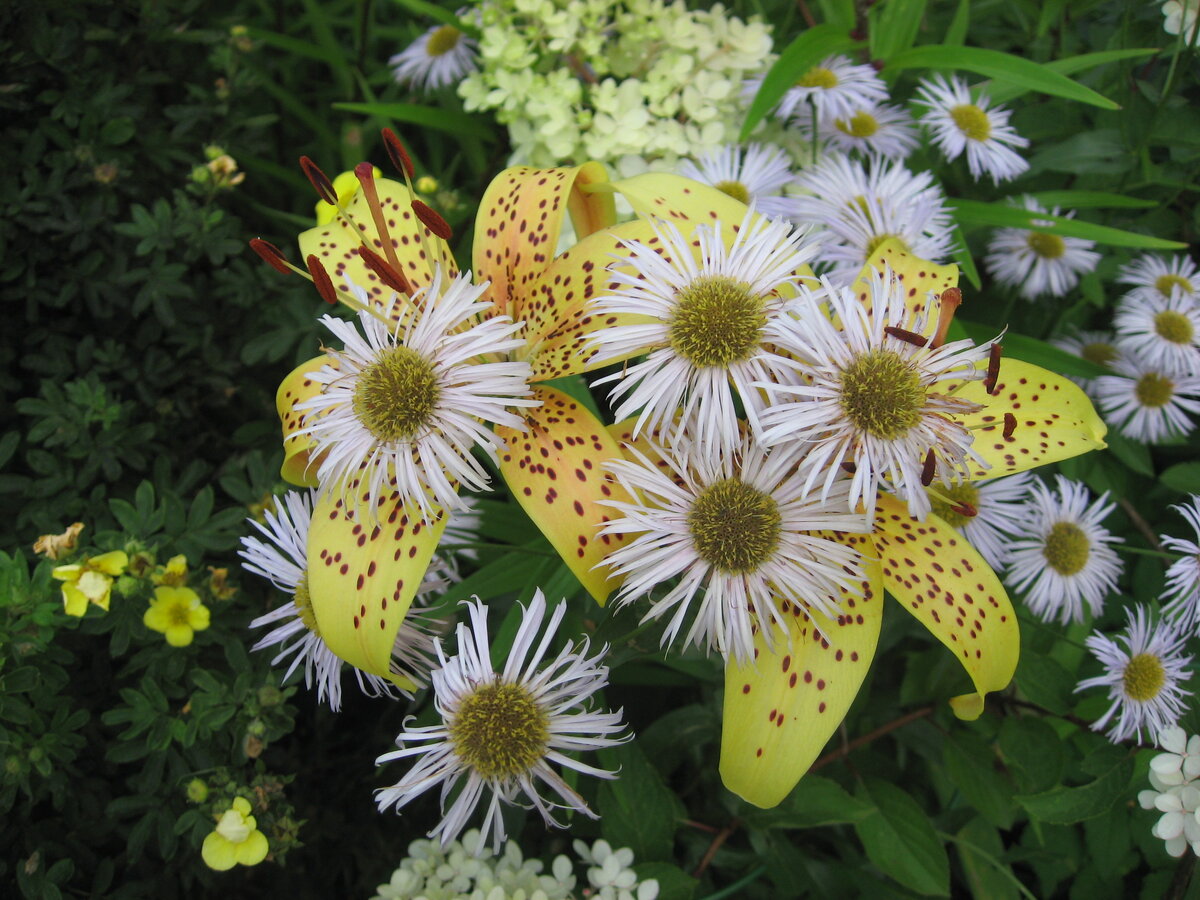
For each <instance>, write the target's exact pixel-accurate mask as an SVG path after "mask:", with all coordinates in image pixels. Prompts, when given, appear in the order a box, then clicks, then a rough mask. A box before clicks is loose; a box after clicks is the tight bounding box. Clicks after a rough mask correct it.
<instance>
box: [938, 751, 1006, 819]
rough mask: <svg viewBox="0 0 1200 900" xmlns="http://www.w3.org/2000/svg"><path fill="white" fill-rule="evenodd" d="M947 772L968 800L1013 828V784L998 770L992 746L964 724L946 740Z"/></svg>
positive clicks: (980, 811)
mask: <svg viewBox="0 0 1200 900" xmlns="http://www.w3.org/2000/svg"><path fill="white" fill-rule="evenodd" d="M942 759H943V761H944V763H945V766H946V774H947V775H948V776H949V777H950V780H951V781H952V782H954V786H955V787H957V788H958V789H959V791H961V792H962V795H963V797H964V798H966V800H967V802H968V803H970V804H971V806H973V807H974V808H975V809H976V810H977V811H978V812H979V814H980V815H981V816H983V817H984V818H985V819H986V820H987V821H988V822H989V823H990V824H992V825H995V826H996V827H997V828H1011V827H1012V823H1013V817H1014V815H1015V814H1016V812H1017V808H1016V806H1015V804H1014V803H1013V801H1012V795H1013V786H1012V784H1011V783H1009V781H1008V779H1006V778H1005V777H1004V776H1003V775H1002V774H1001V773H1000V772H998V771H996V762H997V760H996V756H995V754H994V753H993V752H992V750H991V748H990V747H989V746H988V745H987V744H985V743H983V742H982V741H980V740H979V739H978V738H976V737H975V736H974V735H973V734H971V733H970V732H968V731H965V730H963V729H961V728H959V729H955V730H954V731H952V732H951V733H950V734H948V735H947V736H946V740H945V741H944V742H943V744H942Z"/></svg>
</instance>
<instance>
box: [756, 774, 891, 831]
mask: <svg viewBox="0 0 1200 900" xmlns="http://www.w3.org/2000/svg"><path fill="white" fill-rule="evenodd" d="M874 811H875V810H874V807H873V806H872V805H871V804H870V803H867V802H866V801H864V800H860V799H858V798H857V797H852V796H851V795H850V794H848V793H846V791H845V789H844V788H842V786H841V785H839V784H838V783H837V782H836V781H830V780H829V779H828V778H822V777H821V776H820V775H805V776H804V777H803V778H801V779H800V783H799V784H798V785H796V787H795V788H794V789H793V790H792V792H791V793H790V794H788V795H787V797H786V799H784V801H783V802H782V803H781V804H779V806H776V807H774V808H773V809H755V810H751V811H749V812H747V813H746V814H745V815H743V816H742V819H743V820H744V821H745V822H746V824H747V825H749V826H750V827H752V828H763V829H771V828H819V827H821V826H824V825H842V824H850V823H854V822H861V821H862V820H863V819H865V818H866V817H867V816H869V815H871V814H872V813H873V812H874Z"/></svg>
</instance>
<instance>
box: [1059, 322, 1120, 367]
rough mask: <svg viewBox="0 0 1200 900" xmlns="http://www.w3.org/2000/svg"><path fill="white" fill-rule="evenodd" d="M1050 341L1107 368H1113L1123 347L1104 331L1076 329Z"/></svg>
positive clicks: (1061, 348) (1060, 347)
mask: <svg viewBox="0 0 1200 900" xmlns="http://www.w3.org/2000/svg"><path fill="white" fill-rule="evenodd" d="M1050 343H1051V344H1053V345H1054V346H1055V347H1058V348H1059V349H1060V350H1066V351H1067V352H1068V353H1073V354H1074V355H1075V356H1078V357H1079V358H1080V359H1086V360H1087V361H1088V362H1090V363H1095V364H1096V365H1098V366H1104V367H1105V368H1112V364H1113V363H1115V362H1116V361H1117V360H1118V359H1120V358H1121V349H1120V348H1119V347H1118V346H1117V344H1116V341H1115V340H1113V336H1112V335H1111V334H1108V333H1107V332H1104V331H1074V332H1070V333H1069V334H1065V335H1063V336H1061V337H1056V338H1054V339H1052V340H1051V341H1050Z"/></svg>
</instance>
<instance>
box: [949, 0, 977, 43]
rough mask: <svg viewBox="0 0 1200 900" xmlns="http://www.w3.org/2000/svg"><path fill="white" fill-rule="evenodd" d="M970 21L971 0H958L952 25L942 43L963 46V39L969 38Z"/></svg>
mask: <svg viewBox="0 0 1200 900" xmlns="http://www.w3.org/2000/svg"><path fill="white" fill-rule="evenodd" d="M970 22H971V0H958V7H957V8H956V9H955V10H954V18H953V19H952V20H951V21H950V27H949V28H947V29H946V37H945V38H944V39H943V40H942V44H943V45H945V46H947V47H961V46H962V44H963V41H965V40H966V39H967V26H968V25H969V24H970Z"/></svg>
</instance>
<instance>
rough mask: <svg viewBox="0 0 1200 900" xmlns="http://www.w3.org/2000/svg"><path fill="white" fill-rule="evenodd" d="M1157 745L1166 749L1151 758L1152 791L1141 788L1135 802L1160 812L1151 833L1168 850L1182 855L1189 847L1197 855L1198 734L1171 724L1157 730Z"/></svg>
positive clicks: (1199, 799)
mask: <svg viewBox="0 0 1200 900" xmlns="http://www.w3.org/2000/svg"><path fill="white" fill-rule="evenodd" d="M1158 745H1159V746H1160V747H1162V748H1163V749H1164V750H1165V751H1166V752H1165V753H1160V754H1158V756H1156V757H1154V759H1152V760H1150V784H1151V785H1152V786H1153V790H1147V791H1140V792H1139V793H1138V803H1139V804H1140V805H1141V807H1142V809H1157V810H1158V811H1159V812H1161V813H1162V816H1161V817H1160V818H1159V820H1158V821H1157V822H1156V823H1155V824H1154V828H1153V829H1152V831H1151V833H1152V834H1153V835H1154V836H1155V837H1156V838H1161V839H1162V840H1164V841H1166V844H1167V852H1168V853H1170V854H1171V855H1172V856H1183V854H1184V853H1186V852H1187V850H1188V847H1189V846H1190V847H1191V849H1192V852H1193V853H1195V854H1196V855H1197V856H1200V818H1197V816H1200V813H1198V812H1197V810H1198V809H1200V789H1198V788H1197V786H1196V779H1197V776H1200V735H1195V734H1194V735H1192V736H1191V737H1190V738H1189V737H1188V734H1187V732H1186V731H1184V730H1183V729H1182V728H1180V727H1178V726H1174V727H1171V728H1166V729H1164V730H1163V731H1161V732H1160V733H1159V735H1158Z"/></svg>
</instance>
